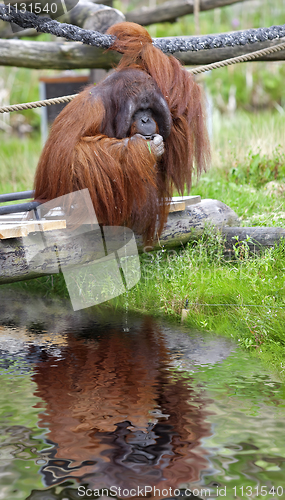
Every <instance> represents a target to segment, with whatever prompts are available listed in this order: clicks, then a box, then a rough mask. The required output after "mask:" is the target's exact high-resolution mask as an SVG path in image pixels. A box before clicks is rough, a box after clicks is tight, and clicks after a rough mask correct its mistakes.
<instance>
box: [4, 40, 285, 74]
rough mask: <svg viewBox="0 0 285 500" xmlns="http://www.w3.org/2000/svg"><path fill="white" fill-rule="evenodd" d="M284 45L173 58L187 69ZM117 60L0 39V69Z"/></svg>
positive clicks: (284, 54)
mask: <svg viewBox="0 0 285 500" xmlns="http://www.w3.org/2000/svg"><path fill="white" fill-rule="evenodd" d="M282 41H284V38H282V39H280V40H274V41H266V42H256V43H252V44H248V45H244V46H240V45H236V46H234V47H224V48H219V49H208V50H199V51H196V52H177V53H176V54H174V55H175V57H177V58H178V59H179V60H180V61H181V62H183V63H184V64H187V65H194V66H198V65H200V64H210V63H212V62H217V61H222V60H224V59H229V58H231V57H236V56H239V55H243V54H248V53H249V52H253V51H255V50H259V49H263V48H265V47H272V46H274V45H278V44H279V43H281V42H282ZM119 60H120V55H119V54H117V53H116V52H112V51H110V52H106V51H105V50H103V49H98V48H97V47H90V46H87V45H83V44H80V43H78V42H61V43H60V42H32V41H27V40H1V39H0V65H2V66H17V67H24V68H34V69H60V70H65V69H78V68H103V69H110V68H112V67H114V65H115V64H117V63H118V62H119ZM256 60H258V61H281V60H285V50H281V51H279V52H275V53H274V54H270V55H268V56H263V57H260V58H258V59H256Z"/></svg>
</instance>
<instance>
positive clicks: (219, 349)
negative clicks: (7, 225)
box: [0, 294, 285, 500]
mask: <svg viewBox="0 0 285 500" xmlns="http://www.w3.org/2000/svg"><path fill="white" fill-rule="evenodd" d="M0 300H1V306H0V307H1V314H0V325H1V326H0V377H1V379H0V380H1V386H0V387H1V392H0V427H1V435H0V485H1V487H0V500H2V499H4V500H6V499H7V500H8V499H9V500H10V499H11V500H14V499H21V500H24V499H25V500H26V499H33V500H51V499H61V500H67V499H68V500H69V499H75V498H77V499H78V498H104V499H107V498H144V497H148V498H157V499H160V498H168V499H169V498H191V499H193V498H198V499H199V498H203V499H206V498H211V499H214V498H226V499H234V498H237V499H248V498H265V499H277V498H285V387H284V384H282V383H280V382H279V381H278V380H276V379H275V378H274V377H273V376H272V374H270V373H269V372H265V371H264V367H263V366H262V365H261V364H260V363H259V362H258V360H256V359H254V358H252V357H250V356H249V355H248V354H247V353H245V352H244V351H241V350H240V349H239V348H238V347H237V346H236V344H235V343H233V342H231V341H230V340H229V339H226V338H223V337H218V336H214V335H211V334H208V333H205V332H203V333H201V332H198V331H189V329H186V328H182V327H181V328H179V327H177V326H173V325H169V324H166V323H162V322H158V321H156V320H154V319H152V318H147V317H138V316H136V317H133V316H130V317H128V319H127V320H126V317H125V315H124V314H121V315H120V314H118V315H117V316H114V313H113V312H109V313H107V316H106V313H104V315H103V313H102V315H100V316H98V312H97V313H96V315H95V313H94V310H93V312H92V310H91V309H89V310H85V311H78V312H76V313H74V312H73V311H72V310H71V308H70V306H69V305H68V303H66V302H63V301H58V300H41V299H35V298H31V297H27V296H26V295H15V294H11V295H9V296H8V295H7V294H6V295H5V296H4V295H2V296H1V297H0ZM174 490H176V491H174ZM191 492H192V493H191ZM179 495H180V496H179Z"/></svg>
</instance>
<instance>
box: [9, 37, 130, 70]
mask: <svg viewBox="0 0 285 500" xmlns="http://www.w3.org/2000/svg"><path fill="white" fill-rule="evenodd" d="M119 60H120V55H119V54H117V53H115V52H111V51H110V52H106V51H104V50H102V49H98V48H97V47H89V46H87V45H82V44H81V43H78V42H63V43H57V42H30V41H27V40H0V65H2V66H17V67H24V68H34V69H79V68H107V69H109V68H111V67H112V66H113V65H114V64H117V63H118V62H119Z"/></svg>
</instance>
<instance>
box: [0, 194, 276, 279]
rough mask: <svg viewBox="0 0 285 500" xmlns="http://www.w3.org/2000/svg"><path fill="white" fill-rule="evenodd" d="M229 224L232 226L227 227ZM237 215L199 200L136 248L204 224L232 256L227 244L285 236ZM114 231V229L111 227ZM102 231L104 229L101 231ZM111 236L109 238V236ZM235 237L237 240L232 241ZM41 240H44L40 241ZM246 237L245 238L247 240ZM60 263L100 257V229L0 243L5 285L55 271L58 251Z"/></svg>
mask: <svg viewBox="0 0 285 500" xmlns="http://www.w3.org/2000/svg"><path fill="white" fill-rule="evenodd" d="M233 224H234V226H232V225H233ZM238 224H239V219H238V216H237V215H236V214H235V212H234V211H233V210H231V209H230V208H229V207H228V206H227V205H225V204H224V203H222V202H220V201H218V200H202V202H201V203H197V204H194V205H190V206H188V207H187V208H186V210H183V211H180V212H173V213H170V214H169V217H168V220H167V224H166V226H165V229H164V231H163V233H162V235H161V237H160V239H159V241H158V242H157V243H156V244H155V245H154V246H152V247H145V246H144V245H143V242H142V238H141V237H140V236H137V237H136V241H137V246H138V250H139V252H144V251H149V250H159V249H161V248H165V249H172V248H175V247H181V245H183V244H185V243H187V242H188V241H194V240H198V239H199V238H200V237H201V236H202V234H203V232H204V229H205V226H206V225H212V226H213V229H214V230H217V231H220V232H221V233H222V235H224V236H225V248H227V249H229V251H230V252H232V254H234V252H233V247H234V246H235V247H236V246H237V245H239V244H240V243H242V242H246V243H247V244H248V245H249V248H250V250H252V251H256V250H259V249H260V248H261V247H272V246H274V245H275V243H278V242H280V241H281V239H282V238H285V229H283V228H277V227H238ZM113 229H114V231H113ZM120 229H121V228H119V230H118V232H116V229H115V228H112V231H111V233H110V232H109V233H108V252H109V255H110V258H111V255H112V252H115V251H118V250H119V249H121V248H122V247H124V245H126V243H127V242H126V240H125V236H124V234H123V232H122V231H121V230H120ZM104 231H105V233H106V231H107V229H105V230H104ZM110 234H111V236H110ZM237 237H238V240H237ZM45 238H46V239H45ZM249 238H250V239H249ZM55 246H56V248H57V252H60V265H61V266H68V267H74V266H81V265H83V264H85V263H89V262H93V261H94V260H97V259H100V258H102V257H104V256H105V253H104V247H103V245H102V233H101V230H100V229H99V228H98V229H91V228H90V226H88V225H86V226H80V227H79V228H78V229H76V230H75V231H72V232H70V233H68V232H66V230H65V229H62V230H55V231H51V238H50V239H49V237H48V233H39V232H33V233H30V234H29V235H28V236H27V237H20V238H10V239H5V240H1V241H0V284H1V283H11V282H14V281H21V280H27V279H32V278H36V277H40V276H43V275H49V274H56V273H58V272H59V267H58V258H57V256H58V253H56V252H55Z"/></svg>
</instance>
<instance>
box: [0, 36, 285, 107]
mask: <svg viewBox="0 0 285 500" xmlns="http://www.w3.org/2000/svg"><path fill="white" fill-rule="evenodd" d="M283 49H285V42H283V43H280V44H278V45H274V47H267V48H266V49H260V50H256V51H255V52H250V53H249V54H245V55H243V56H237V57H232V58H231V59H225V60H224V61H218V62H215V63H211V64H206V65H205V66H199V67H197V68H193V69H189V70H188V71H189V73H192V74H193V75H198V74H199V73H204V72H205V71H210V70H212V69H218V68H222V67H224V66H230V65H231V64H237V63H241V62H246V61H252V60H254V59H256V58H257V57H260V56H266V55H268V54H272V53H273V52H278V51H279V50H283ZM77 95H78V94H72V95H67V96H64V97H56V98H53V99H45V100H44V101H35V102H27V103H23V104H13V105H12V106H4V107H2V108H0V113H10V112H12V111H22V110H25V109H32V108H41V107H43V106H51V105H52V104H61V103H64V102H69V101H72V99H74V97H76V96H77Z"/></svg>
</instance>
